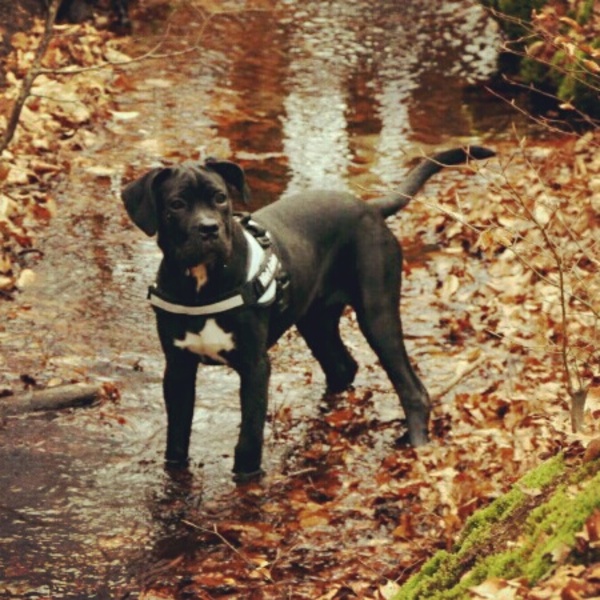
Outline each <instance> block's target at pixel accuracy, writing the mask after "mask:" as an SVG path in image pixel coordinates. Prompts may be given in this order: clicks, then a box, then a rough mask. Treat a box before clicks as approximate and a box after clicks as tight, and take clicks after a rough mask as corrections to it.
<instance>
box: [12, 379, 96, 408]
mask: <svg viewBox="0 0 600 600" xmlns="http://www.w3.org/2000/svg"><path fill="white" fill-rule="evenodd" d="M101 395H102V386H101V385H97V384H87V383H72V384H67V385H58V386H56V387H50V388H46V389H43V390H30V391H27V392H21V393H18V394H13V395H12V396H6V397H4V398H0V415H1V416H9V415H20V414H24V413H28V412H38V411H45V410H61V409H64V408H73V407H78V406H90V405H91V404H94V403H95V402H98V401H99V400H100V397H101Z"/></svg>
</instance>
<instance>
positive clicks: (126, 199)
mask: <svg viewBox="0 0 600 600" xmlns="http://www.w3.org/2000/svg"><path fill="white" fill-rule="evenodd" d="M169 172H170V169H162V168H159V169H152V170H151V171H148V173H146V174H145V175H142V177H140V178H139V179H136V180H135V181H132V182H131V183H129V184H127V185H126V186H125V188H124V189H123V191H122V192H121V199H122V200H123V203H124V204H125V209H126V210H127V214H128V215H129V216H130V217H131V220H132V221H133V222H134V223H135V224H136V225H137V226H138V227H139V228H140V229H141V230H142V231H143V232H144V233H145V234H147V235H149V236H152V235H154V234H155V233H156V231H157V230H158V215H157V208H156V198H155V192H156V186H157V185H158V184H159V183H160V181H162V180H163V179H164V178H165V177H166V176H168V174H169Z"/></svg>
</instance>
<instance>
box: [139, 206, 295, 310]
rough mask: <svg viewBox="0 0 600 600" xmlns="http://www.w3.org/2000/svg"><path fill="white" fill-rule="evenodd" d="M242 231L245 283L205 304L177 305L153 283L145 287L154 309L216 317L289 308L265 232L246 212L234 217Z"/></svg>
mask: <svg viewBox="0 0 600 600" xmlns="http://www.w3.org/2000/svg"><path fill="white" fill-rule="evenodd" d="M234 217H235V218H236V219H237V220H238V222H239V223H240V225H242V227H243V228H244V233H245V235H246V239H247V241H248V244H249V246H250V248H249V260H248V265H247V267H246V272H247V273H246V275H247V276H246V282H245V283H243V284H242V285H241V286H240V287H239V288H237V289H236V290H233V291H232V292H231V293H229V294H227V295H226V296H223V297H222V298H219V299H218V300H216V301H214V302H211V303H209V304H181V303H178V302H176V301H173V299H172V298H169V297H168V296H167V294H165V293H164V292H162V291H161V290H160V288H159V287H158V286H157V285H156V284H153V285H151V286H150V287H149V288H148V300H149V301H150V304H151V305H152V306H153V308H154V309H158V310H162V311H165V312H168V313H172V314H178V315H189V316H209V315H216V314H220V313H224V312H228V311H230V310H234V309H236V308H240V307H243V306H271V305H272V304H276V307H277V310H278V311H279V312H283V311H284V310H285V309H286V308H287V307H288V306H289V284H290V281H289V276H288V274H287V273H286V272H285V271H284V269H283V267H282V265H281V262H280V261H279V258H278V257H277V255H276V254H275V251H274V250H273V242H272V240H271V236H270V235H269V232H268V231H267V230H266V229H265V228H264V227H261V226H260V225H259V224H258V223H256V221H253V220H252V217H251V215H250V214H249V213H239V214H235V215H234ZM257 253H262V256H260V257H258V258H259V259H260V264H259V266H258V269H257V270H256V272H255V273H253V274H252V275H251V274H250V272H251V270H252V266H253V263H254V261H255V260H256V258H257Z"/></svg>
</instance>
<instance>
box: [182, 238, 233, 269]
mask: <svg viewBox="0 0 600 600" xmlns="http://www.w3.org/2000/svg"><path fill="white" fill-rule="evenodd" d="M230 254H231V243H230V242H229V241H228V240H224V239H223V238H221V237H215V238H210V239H207V238H204V237H202V236H193V237H192V236H190V237H189V238H188V239H187V240H185V241H184V242H182V243H181V244H177V245H176V246H175V248H174V255H175V259H176V260H177V262H178V263H179V264H181V265H182V267H184V268H186V269H191V268H193V267H195V266H196V265H199V264H203V265H207V266H208V267H212V266H215V265H218V264H224V263H225V262H227V260H228V258H229V256H230Z"/></svg>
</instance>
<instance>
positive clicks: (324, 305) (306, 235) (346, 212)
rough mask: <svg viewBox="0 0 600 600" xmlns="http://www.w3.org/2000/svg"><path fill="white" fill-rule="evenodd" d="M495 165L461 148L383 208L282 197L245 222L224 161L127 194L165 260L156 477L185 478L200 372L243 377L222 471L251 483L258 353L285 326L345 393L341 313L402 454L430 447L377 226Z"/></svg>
mask: <svg viewBox="0 0 600 600" xmlns="http://www.w3.org/2000/svg"><path fill="white" fill-rule="evenodd" d="M493 155H494V153H493V152H492V151H491V150H488V149H486V148H482V147H478V146H471V147H469V148H466V149H463V148H455V149H452V150H447V151H444V152H440V153H439V154H435V155H434V156H432V157H430V158H425V159H424V160H423V161H422V162H421V163H420V164H418V165H417V166H416V167H415V168H413V169H412V170H411V171H410V172H409V174H408V175H407V177H406V179H405V180H404V183H403V184H402V185H401V186H400V188H399V189H398V190H397V191H396V192H394V193H392V194H390V195H388V196H383V197H380V198H376V199H373V200H370V201H366V202H365V201H362V200H360V199H358V198H356V197H354V196H353V195H351V194H349V193H344V192H335V191H311V192H306V193H301V194H298V195H294V196H289V197H285V198H283V199H281V200H279V201H277V202H275V203H273V204H271V205H269V206H266V207H265V208H261V209H260V210H258V211H257V212H255V213H253V214H252V215H251V216H250V217H248V216H246V217H242V218H240V217H239V216H237V215H236V214H234V211H233V209H232V195H235V194H237V195H239V197H240V198H241V199H242V200H243V201H245V202H247V201H248V198H249V191H248V188H247V185H246V180H245V176H244V171H243V170H242V168H241V167H240V166H238V165H237V164H235V163H233V162H229V161H221V160H216V159H207V160H206V161H205V162H204V163H203V164H187V163H186V164H182V165H178V166H174V167H167V168H156V169H153V170H151V171H149V172H148V173H146V174H145V175H143V176H142V177H141V178H139V179H137V180H136V181H133V182H132V183H130V184H129V185H127V186H126V187H125V189H124V190H123V193H122V198H123V201H124V203H125V208H126V210H127V212H128V214H129V216H130V217H131V219H132V220H133V222H134V223H135V224H136V225H137V226H138V227H139V228H140V229H142V231H144V232H145V233H146V234H147V235H149V236H152V235H155V234H157V240H158V245H159V247H160V249H161V250H162V253H163V259H162V262H161V264H160V267H159V271H158V276H157V279H156V283H155V284H154V285H152V286H151V287H150V290H149V299H150V303H151V304H152V306H153V308H154V311H155V313H156V319H157V326H158V334H159V337H160V342H161V345H162V349H163V352H164V354H165V358H166V369H165V373H164V379H163V388H164V399H165V403H166V409H167V417H168V430H167V448H166V461H167V465H186V464H187V462H188V448H189V441H190V433H191V425H192V416H193V412H194V400H195V383H196V372H197V369H198V365H199V363H204V364H214V365H218V364H224V365H229V366H230V367H232V368H233V369H235V371H237V373H238V374H239V376H240V380H241V387H240V399H241V410H242V419H241V430H240V434H239V440H238V443H237V446H236V448H235V459H234V465H233V472H234V474H235V477H236V479H238V480H247V479H250V478H253V477H256V476H258V475H259V474H261V473H262V471H261V457H262V447H263V429H264V425H265V417H266V413H267V395H268V386H269V373H270V364H269V356H268V352H267V351H268V349H269V348H270V347H271V346H272V345H273V344H274V343H275V342H276V341H277V340H278V339H279V337H280V336H281V335H282V334H283V333H284V332H285V331H286V330H287V329H288V328H289V327H291V326H292V325H296V326H297V328H298V331H299V332H300V334H301V335H302V336H303V337H304V339H305V340H306V343H307V344H308V346H309V348H310V350H311V351H312V353H313V354H314V356H315V358H316V359H317V360H318V362H319V364H320V365H321V367H322V369H323V371H324V373H325V377H326V381H327V388H328V391H330V392H332V393H335V392H340V391H342V390H345V389H347V388H348V387H349V386H350V385H351V384H352V382H353V380H354V376H355V374H356V371H357V364H356V361H355V360H354V359H353V358H352V356H351V355H350V353H349V352H348V350H347V348H346V347H345V346H344V344H343V342H342V340H341V338H340V333H339V321H340V317H341V315H342V312H343V311H344V308H345V307H346V306H351V307H352V309H353V310H354V311H355V313H356V317H357V321H358V324H359V327H360V329H361V331H362V333H363V334H364V336H365V337H366V339H367V341H368V343H369V344H370V346H371V347H372V348H373V350H374V351H375V353H376V355H377V357H378V358H379V361H380V362H381V366H382V367H383V369H384V370H385V372H386V373H387V375H388V377H389V379H390V381H391V383H392V385H393V386H394V388H395V390H396V392H397V394H398V396H399V397H400V401H401V403H402V408H403V410H404V413H405V416H406V421H407V427H408V436H409V440H410V442H411V444H412V445H414V446H420V445H422V444H425V443H426V442H427V441H428V421H429V413H430V401H429V397H428V394H427V391H426V389H425V387H424V386H423V384H422V383H421V381H420V380H419V378H418V377H417V375H416V374H415V372H414V370H413V368H412V367H411V364H410V362H409V359H408V356H407V353H406V349H405V347H404V342H403V335H402V325H401V321H400V315H399V301H400V283H401V268H402V252H401V248H400V245H399V243H398V241H397V240H396V239H395V237H394V236H393V235H392V233H391V232H390V230H389V229H388V227H387V226H386V223H385V219H386V217H389V216H391V215H393V214H394V213H396V212H397V211H399V210H400V209H402V208H403V207H404V206H406V205H407V204H408V202H409V201H410V199H411V197H412V196H413V195H414V194H415V193H416V192H417V191H418V190H419V188H420V187H421V186H422V185H423V184H424V183H425V181H427V179H429V177H431V176H432V175H433V174H435V173H437V172H438V171H440V170H441V169H442V168H443V167H444V166H449V165H457V164H461V163H464V162H467V161H469V160H471V159H483V158H488V157H491V156H493Z"/></svg>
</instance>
